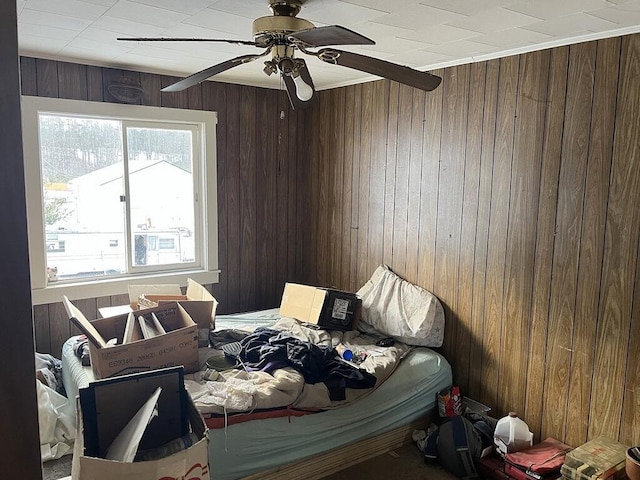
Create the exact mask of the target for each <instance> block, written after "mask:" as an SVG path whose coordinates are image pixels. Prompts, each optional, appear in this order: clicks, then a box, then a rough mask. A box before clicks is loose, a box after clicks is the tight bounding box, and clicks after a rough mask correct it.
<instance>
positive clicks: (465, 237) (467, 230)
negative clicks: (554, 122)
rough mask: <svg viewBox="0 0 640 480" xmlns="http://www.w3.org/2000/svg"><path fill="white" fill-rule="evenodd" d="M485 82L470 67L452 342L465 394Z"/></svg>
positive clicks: (481, 71)
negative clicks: (455, 324)
mask: <svg viewBox="0 0 640 480" xmlns="http://www.w3.org/2000/svg"><path fill="white" fill-rule="evenodd" d="M485 81H486V63H475V64H473V65H471V67H470V71H469V107H468V113H467V138H466V146H465V174H464V187H463V191H464V198H463V202H462V223H461V228H462V230H461V233H460V256H459V265H460V266H459V268H460V275H459V281H458V308H457V312H458V315H457V317H458V321H459V322H460V327H461V328H460V329H459V330H458V336H457V338H458V341H457V342H456V343H457V345H456V356H457V357H459V358H460V360H461V362H463V363H464V367H461V368H459V369H458V372H457V374H458V376H457V383H458V385H459V386H460V388H461V389H462V390H463V391H465V392H469V391H470V390H469V383H470V380H469V375H470V370H471V369H470V365H469V361H470V360H471V357H472V355H471V354H470V353H471V352H478V351H479V348H478V344H477V342H478V340H481V337H478V336H474V335H473V334H474V332H473V330H472V311H473V284H474V273H475V265H474V263H475V261H474V258H475V242H476V231H477V226H478V225H477V223H478V222H477V219H478V199H479V197H478V195H479V188H480V167H481V162H480V160H481V155H482V124H483V116H484V97H485Z"/></svg>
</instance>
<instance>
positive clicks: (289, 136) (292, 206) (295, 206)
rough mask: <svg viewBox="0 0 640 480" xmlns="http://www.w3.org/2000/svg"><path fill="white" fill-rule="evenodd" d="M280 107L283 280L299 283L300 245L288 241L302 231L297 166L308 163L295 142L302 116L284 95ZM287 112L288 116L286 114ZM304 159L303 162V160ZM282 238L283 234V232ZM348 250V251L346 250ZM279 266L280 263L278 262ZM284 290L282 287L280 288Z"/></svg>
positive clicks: (299, 134) (297, 242)
mask: <svg viewBox="0 0 640 480" xmlns="http://www.w3.org/2000/svg"><path fill="white" fill-rule="evenodd" d="M280 98H281V102H280V104H281V105H282V107H281V108H282V110H283V111H284V112H285V115H287V119H288V121H287V123H286V124H285V125H283V126H282V130H283V131H286V134H284V133H283V136H282V142H283V143H284V141H285V139H286V140H287V142H286V145H287V148H286V150H285V152H286V162H284V163H285V165H287V171H286V172H285V171H284V170H283V171H282V172H280V173H281V175H282V177H283V178H284V179H285V180H286V182H287V193H288V197H287V215H288V222H287V229H286V238H285V239H283V243H285V244H286V248H287V261H286V265H287V268H286V275H285V278H284V280H286V281H290V282H301V281H302V279H301V278H300V277H299V272H298V270H297V266H298V264H297V258H298V249H299V248H300V247H299V244H300V243H302V242H301V241H300V240H301V239H300V237H299V236H295V235H294V237H296V238H297V241H296V242H295V243H294V244H292V243H291V241H290V236H291V235H292V234H293V232H300V231H301V230H302V229H301V228H300V226H299V224H298V211H299V210H300V209H301V208H300V204H299V202H298V200H299V198H298V192H299V191H300V189H301V188H302V185H300V184H299V182H298V169H299V168H300V169H301V168H302V166H300V167H299V166H298V164H299V163H302V161H308V160H309V157H308V156H300V157H299V155H300V154H299V152H298V148H297V142H298V141H299V139H300V137H302V136H303V135H304V133H305V131H304V128H299V123H303V122H304V116H303V115H302V114H299V112H298V111H296V110H290V109H289V98H288V97H287V95H286V94H285V93H282V94H281V95H280ZM286 112H288V114H287V113H286ZM303 159H304V160H303ZM283 236H284V232H283ZM347 250H348V249H347ZM278 264H280V262H278ZM282 288H284V285H283V286H282Z"/></svg>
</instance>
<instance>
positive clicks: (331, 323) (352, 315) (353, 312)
mask: <svg viewBox="0 0 640 480" xmlns="http://www.w3.org/2000/svg"><path fill="white" fill-rule="evenodd" d="M361 303H362V302H361V300H360V299H359V298H358V297H357V296H356V294H355V293H349V292H342V291H339V290H331V289H328V288H318V287H312V286H309V285H300V284H297V283H286V284H285V286H284V292H283V294H282V302H281V303H280V315H282V316H284V317H293V318H295V319H297V320H300V321H301V322H308V323H315V324H317V325H318V326H320V327H322V328H325V329H327V330H355V329H356V328H357V326H358V321H359V319H360V306H361Z"/></svg>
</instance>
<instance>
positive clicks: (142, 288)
mask: <svg viewBox="0 0 640 480" xmlns="http://www.w3.org/2000/svg"><path fill="white" fill-rule="evenodd" d="M128 290H129V305H118V306H114V307H103V308H100V309H99V312H100V314H101V315H102V316H103V317H111V316H115V315H120V314H122V313H126V312H129V311H131V310H133V311H136V310H142V309H146V308H149V307H150V306H155V305H162V304H165V303H172V302H178V303H179V304H180V305H182V306H183V307H184V309H185V310H186V311H187V313H188V314H189V315H190V316H191V318H192V319H193V321H194V322H196V324H197V325H198V338H199V345H200V346H201V347H206V346H208V345H209V331H210V330H213V329H214V328H215V318H216V310H217V308H218V301H217V300H216V299H215V298H214V297H213V295H211V294H210V293H209V291H208V290H207V289H206V288H204V287H203V286H202V285H200V284H199V283H198V282H196V281H194V280H191V279H190V278H189V279H187V291H186V294H184V295H183V294H182V290H181V289H180V285H129V287H128ZM140 297H143V298H144V299H145V300H146V301H147V302H148V303H147V304H145V305H139V303H138V301H139V300H140Z"/></svg>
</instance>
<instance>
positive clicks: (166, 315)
mask: <svg viewBox="0 0 640 480" xmlns="http://www.w3.org/2000/svg"><path fill="white" fill-rule="evenodd" d="M63 303H64V306H65V308H66V310H67V313H68V315H69V317H70V319H71V320H72V321H73V323H74V324H75V325H76V326H77V327H78V328H80V330H81V331H82V332H83V333H84V334H85V335H87V337H88V338H89V340H90V341H89V355H90V357H91V369H92V370H93V374H94V376H95V378H96V379H100V378H107V377H113V376H118V375H125V374H129V373H135V372H144V371H148V370H154V369H158V368H165V367H173V366H178V365H183V366H184V370H185V372H187V373H193V372H197V371H198V370H199V368H200V363H199V360H198V326H197V325H196V323H195V322H194V321H193V320H192V319H191V317H190V316H189V314H188V313H187V311H186V310H185V309H184V308H183V307H182V305H181V304H179V303H177V302H172V303H164V304H162V305H159V306H158V307H155V308H149V309H146V310H143V311H140V312H137V313H138V314H140V315H151V312H153V313H154V314H155V315H156V317H157V318H158V319H159V321H160V322H161V324H162V326H163V327H164V329H165V330H166V333H164V334H162V335H159V336H157V337H154V338H147V339H138V340H135V341H133V342H131V343H125V344H122V339H123V338H124V332H125V327H126V325H127V319H128V317H129V313H123V314H120V315H115V316H112V317H107V318H100V319H97V320H94V321H92V322H90V321H89V320H87V318H86V317H85V316H84V315H83V313H82V312H81V311H80V310H79V309H78V308H77V307H76V306H75V305H73V304H72V303H71V302H70V301H69V300H68V299H67V298H66V297H64V298H63ZM114 338H115V339H116V341H117V343H116V345H108V344H107V342H108V341H109V340H111V339H114ZM136 338H140V336H139V335H138V336H136Z"/></svg>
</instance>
